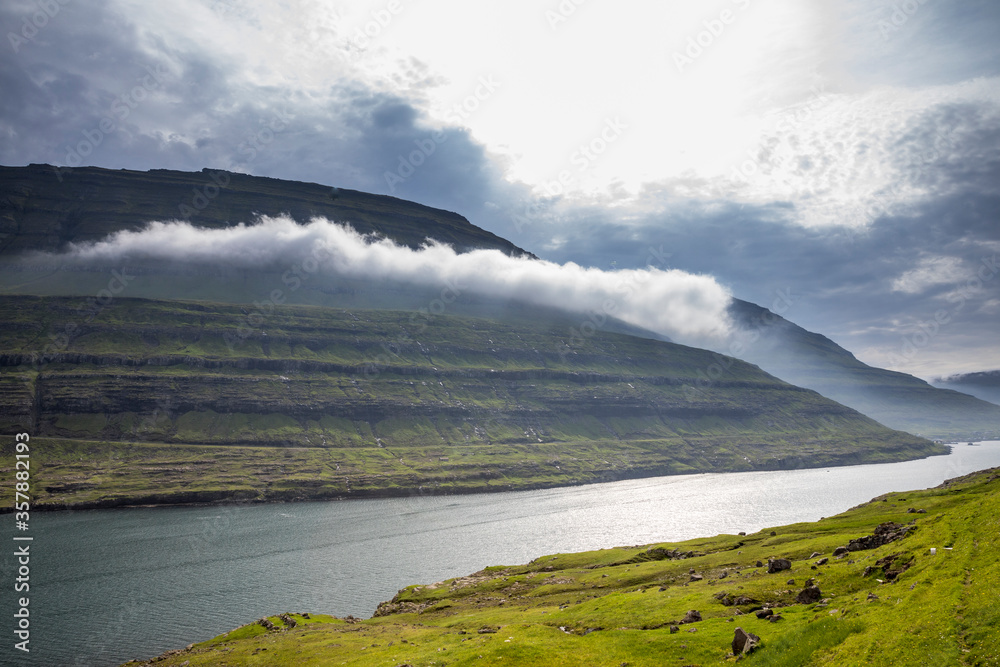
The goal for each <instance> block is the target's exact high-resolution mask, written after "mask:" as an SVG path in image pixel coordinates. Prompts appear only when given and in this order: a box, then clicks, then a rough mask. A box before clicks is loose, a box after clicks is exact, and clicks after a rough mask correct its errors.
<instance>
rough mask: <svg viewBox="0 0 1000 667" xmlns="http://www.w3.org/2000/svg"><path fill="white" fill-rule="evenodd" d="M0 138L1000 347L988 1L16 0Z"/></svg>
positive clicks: (1, 53) (998, 354) (913, 337)
mask: <svg viewBox="0 0 1000 667" xmlns="http://www.w3.org/2000/svg"><path fill="white" fill-rule="evenodd" d="M0 28H2V32H3V36H4V40H3V44H0V90H2V91H3V94H2V95H0V164H5V165H24V164H28V163H42V162H45V163H50V164H56V165H60V166H64V167H70V168H72V167H77V166H81V165H96V166H102V167H110V168H129V169H152V168H171V169H182V170H200V169H202V168H205V167H208V168H213V169H229V170H232V171H240V172H245V173H250V174H255V175H261V176H271V177H276V178H286V179H294V180H303V181H309V182H317V183H323V184H328V185H332V186H337V187H344V188H353V189H359V190H364V191H368V192H375V193H381V194H391V195H394V196H398V197H402V198H405V199H410V200H414V201H418V202H421V203H424V204H428V205H431V206H437V207H440V208H444V209H448V210H452V211H456V212H458V213H460V214H462V215H464V216H466V217H467V218H468V219H469V220H470V221H471V222H472V223H473V224H476V225H478V226H480V227H483V228H485V229H488V230H490V231H492V232H494V233H496V234H499V235H501V236H503V237H505V238H508V239H510V240H511V241H513V242H515V243H516V244H518V245H519V246H521V247H523V248H525V249H526V250H529V251H531V252H533V253H534V254H536V255H538V256H539V257H541V258H542V259H545V260H548V261H551V262H555V263H567V262H574V263H576V264H578V265H580V266H582V267H593V268H599V269H604V270H609V271H619V270H627V269H634V268H642V267H645V266H647V265H648V264H650V263H651V258H656V260H655V268H657V270H671V269H677V270H681V271H685V272H689V273H694V274H705V275H706V276H711V277H714V279H715V280H716V281H718V283H719V284H721V285H723V286H724V287H725V289H727V290H728V291H729V292H731V293H732V294H733V295H734V296H736V297H738V298H743V299H746V300H749V301H753V302H756V303H759V304H761V305H763V306H771V305H772V303H774V302H776V301H780V303H781V304H782V305H783V311H782V314H783V315H784V316H785V317H787V318H788V319H790V320H792V321H794V322H796V323H797V324H799V325H801V326H804V327H805V328H807V329H810V330H813V331H818V332H820V333H823V334H825V335H827V336H829V337H830V338H832V339H833V340H835V341H836V342H838V343H839V344H841V345H843V346H844V347H846V348H847V349H849V350H850V351H852V352H853V353H855V355H856V356H858V358H860V359H861V360H862V361H865V362H867V363H871V364H874V365H877V366H881V367H885V368H891V369H894V370H900V371H904V372H908V373H913V374H915V375H918V376H920V377H925V378H927V377H931V376H934V375H942V374H951V373H957V372H971V371H981V370H989V369H993V368H1000V336H998V335H997V330H998V326H997V325H998V323H1000V275H998V274H1000V268H998V267H997V255H998V254H1000V40H997V39H996V35H997V34H1000V3H997V2H995V0H968V1H953V2H945V1H944V0H905V1H903V2H884V1H882V0H838V1H836V2H834V1H832V0H831V1H807V0H721V1H715V2H697V3H695V2H686V3H680V2H662V1H661V2H654V1H651V0H650V1H646V0H624V1H620V2H615V3H611V2H607V1H606V0H561V1H560V0H532V1H529V0H505V1H504V2H492V1H481V2H475V3H469V2H459V1H458V0H370V1H369V0H365V1H355V2H350V3H338V2H319V1H311V0H286V1H283V2H259V3H251V2H245V1H241V0H201V1H198V0H178V1H176V2H171V3H149V2H138V1H129V0H109V1H107V2H85V1H83V0H8V1H7V2H4V3H3V4H2V5H0Z"/></svg>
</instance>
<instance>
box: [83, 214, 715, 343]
mask: <svg viewBox="0 0 1000 667" xmlns="http://www.w3.org/2000/svg"><path fill="white" fill-rule="evenodd" d="M68 255H69V258H71V259H73V260H76V261H84V262H102V263H103V262H118V261H121V260H123V259H126V258H128V259H131V260H137V259H150V260H164V261H180V262H188V263H198V264H225V265H227V266H236V267H240V268H258V269H261V270H279V271H280V270H281V267H285V268H287V267H290V266H293V265H296V264H301V263H303V262H304V261H305V260H308V258H313V260H310V261H316V258H318V261H317V266H316V267H315V270H316V271H318V272H319V273H321V274H333V275H340V276H345V277H348V278H354V279H367V280H392V281H399V282H402V283H409V284H413V285H418V286H425V287H432V288H436V287H446V286H452V288H453V289H454V290H455V291H458V292H461V293H474V294H481V295H484V296H490V297H502V298H509V299H515V300H519V301H524V302H527V303H531V304H535V305H539V306H551V307H555V308H561V309H564V310H569V311H576V312H580V313H604V314H607V315H609V316H613V317H616V318H618V319H620V320H622V321H624V322H627V323H629V324H633V325H636V326H639V327H643V328H646V329H649V330H652V331H655V332H657V333H659V334H662V335H666V336H669V337H670V338H671V339H674V340H677V341H679V342H688V343H691V344H697V343H700V344H702V345H705V344H706V343H710V342H712V341H718V340H720V339H721V337H723V336H725V335H726V334H727V333H728V331H729V320H728V317H727V314H726V311H727V307H728V306H729V303H730V299H731V295H730V293H729V291H728V290H727V289H726V288H725V287H723V286H722V285H720V284H719V283H718V282H716V280H715V279H714V278H712V277H711V276H703V275H693V274H690V273H686V272H684V271H680V270H677V269H660V268H654V267H647V268H645V269H624V270H619V271H604V270H601V269H595V268H585V267H582V266H579V265H577V264H574V263H572V262H570V263H567V264H556V263H554V262H548V261H543V260H538V259H530V258H526V257H510V256H508V255H505V254H504V253H502V252H500V251H499V250H474V251H472V252H467V253H461V254H460V253H457V252H455V250H453V249H452V248H451V247H450V246H447V245H443V244H440V243H437V242H432V241H428V243H427V244H425V245H424V246H422V247H421V248H419V249H416V250H414V249H411V248H407V247H403V246H399V245H397V244H395V243H394V242H392V241H391V240H389V239H385V238H374V237H371V236H363V235H361V234H359V233H357V232H356V231H354V230H353V229H352V228H351V227H349V226H347V225H341V224H336V223H333V222H330V221H329V220H326V219H322V218H316V219H313V220H312V221H311V222H309V223H308V224H305V225H300V224H297V223H296V222H295V221H294V220H292V219H290V218H287V217H279V218H267V217H264V218H262V219H261V220H260V221H258V222H257V223H256V224H253V225H245V224H240V225H237V226H234V227H228V228H224V229H206V228H198V227H194V226H192V225H191V224H189V223H186V222H152V223H150V224H149V225H148V226H147V227H146V228H145V229H142V230H140V231H121V232H117V233H115V234H113V235H111V236H110V237H108V238H107V239H106V240H103V241H98V242H95V243H87V244H77V245H74V246H73V247H72V248H71V250H70V251H69V253H68Z"/></svg>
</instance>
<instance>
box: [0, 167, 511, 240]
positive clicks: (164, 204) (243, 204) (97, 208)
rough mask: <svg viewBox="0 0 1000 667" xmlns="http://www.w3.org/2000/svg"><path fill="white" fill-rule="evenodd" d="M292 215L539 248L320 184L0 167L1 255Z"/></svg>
mask: <svg viewBox="0 0 1000 667" xmlns="http://www.w3.org/2000/svg"><path fill="white" fill-rule="evenodd" d="M282 214H287V215H290V216H291V217H292V218H294V219H295V220H298V221H300V222H306V221H308V220H309V219H310V218H312V217H314V216H323V217H326V218H328V219H330V220H333V221H336V222H349V223H350V224H351V226H353V227H354V229H356V230H357V231H358V232H361V233H362V234H367V233H373V232H374V233H378V234H381V235H384V236H386V237H388V238H390V239H392V240H394V241H396V242H397V243H399V244H401V245H405V246H409V247H414V248H415V247H418V246H419V245H420V244H422V243H423V242H424V240H425V239H426V238H427V237H431V238H434V239H436V240H438V241H441V242H442V243H447V244H450V245H452V246H454V247H455V248H456V249H459V250H467V249H470V248H496V249H499V250H502V251H504V252H506V253H508V254H530V253H526V252H525V251H524V250H522V249H521V248H518V247H517V246H515V245H514V244H513V243H510V242H509V241H507V240H506V239H503V238H500V237H499V236H497V235H495V234H492V233H490V232H487V231H486V230H484V229H480V228H479V227H476V226H475V225H472V224H471V223H469V221H468V220H466V219H465V218H463V217H462V216H460V215H458V214H457V213H451V212H449V211H443V210H441V209H436V208H431V207H429V206H423V205H421V204H417V203H414V202H410V201H406V200H403V199H397V198H395V197H388V196H384V195H373V194H367V193H365V192H358V191H356V190H345V189H339V188H332V187H330V186H326V185H318V184H316V183H300V182H297V181H285V180H279V179H276V178H264V177H261V176H248V175H246V174H237V173H233V172H228V171H222V170H214V169H203V170H202V171H201V172H184V171H171V170H168V169H152V170H150V171H145V172H143V171H132V170H128V169H120V170H115V169H102V168H99V167H79V168H76V169H67V168H57V167H53V166H51V165H47V164H32V165H29V166H27V167H4V166H0V258H5V257H6V258H9V257H12V256H14V255H17V254H18V253H22V252H25V251H46V252H54V251H57V250H60V249H62V248H64V247H65V246H66V244H67V243H71V242H76V243H80V242H85V241H98V240H100V239H103V238H105V237H106V236H108V235H109V234H111V233H113V232H117V231H120V230H129V229H130V230H135V229H139V228H142V227H144V226H145V224H146V223H147V222H150V221H152V220H161V221H166V220H186V221H188V222H190V223H191V224H192V225H195V226H198V227H209V228H218V227H228V226H230V225H232V224H235V223H237V222H252V221H253V220H255V219H256V218H257V217H258V216H260V215H267V216H278V215H282Z"/></svg>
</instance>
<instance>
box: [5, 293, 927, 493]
mask: <svg viewBox="0 0 1000 667" xmlns="http://www.w3.org/2000/svg"><path fill="white" fill-rule="evenodd" d="M80 302H81V300H79V299H72V298H57V297H49V298H40V297H2V298H0V318H2V319H3V321H4V322H5V327H4V329H3V333H2V334H0V420H2V428H3V429H4V430H5V431H7V432H14V431H18V430H27V431H29V432H30V433H31V434H32V437H33V438H38V439H43V438H48V439H51V442H50V444H48V445H47V446H46V448H45V449H44V451H43V452H41V453H40V454H39V455H38V456H37V463H38V465H40V466H41V468H40V469H39V470H37V471H35V472H33V478H34V479H35V480H36V483H37V484H38V486H39V488H42V489H44V490H45V493H44V494H42V495H41V496H40V497H37V498H36V503H40V504H43V505H44V504H49V505H56V504H74V503H77V504H79V503H96V504H101V503H105V504H123V503H125V504H128V503H139V502H188V501H195V500H220V499H226V498H228V499H236V498H241V499H246V498H252V499H262V500H266V499H279V498H318V497H345V496H351V495H354V496H357V495H387V494H393V493H409V492H415V491H418V490H421V489H423V490H425V491H429V492H430V491H439V492H445V491H468V490H487V489H508V488H529V487H538V486H551V485H557V484H571V483H580V482H587V481H595V480H600V479H615V478H622V477H632V476H642V475H655V474H670V473H682V472H695V471H708V470H716V471H718V470H752V469H767V468H771V469H773V468H788V467H806V466H821V465H831V464H847V463H862V462H874V461H889V460H904V459H907V458H914V457H920V456H926V455H929V454H935V453H943V452H944V451H945V449H944V448H943V447H940V446H936V445H933V444H932V443H930V442H929V441H926V440H923V439H921V438H917V437H913V436H911V435H909V434H905V433H901V432H897V431H891V430H889V429H886V428H884V427H883V426H881V425H879V424H877V423H876V422H874V421H872V420H871V419H869V418H867V417H865V416H863V415H861V414H859V413H857V412H855V411H853V410H851V409H849V408H846V407H844V406H842V405H839V404H837V403H834V402H833V401H830V400H829V399H826V398H823V397H822V396H820V395H819V394H817V393H815V392H812V391H809V390H804V389H800V388H798V387H795V386H792V385H789V384H786V383H784V382H782V381H780V380H777V379H776V378H774V377H772V376H770V375H768V374H766V373H764V372H762V371H761V370H759V369H758V368H756V367H754V366H751V365H749V364H746V363H743V362H740V361H737V360H735V359H727V358H723V357H720V356H719V355H716V354H713V353H711V352H707V351H705V350H699V349H696V348H690V347H685V346H682V345H676V344H673V343H667V342H662V341H655V340H650V339H644V338H638V337H634V336H627V335H622V334H615V333H607V332H599V333H597V334H595V335H593V336H590V337H588V338H585V339H583V340H581V341H576V342H574V345H573V346H572V347H568V346H567V338H568V337H567V335H566V332H567V331H568V330H569V327H570V324H572V323H574V320H572V319H569V318H566V317H560V316H557V315H555V314H552V313H550V314H549V317H548V319H546V318H545V317H543V316H542V315H541V313H536V314H535V316H534V317H532V318H531V321H530V322H528V321H524V322H521V323H509V322H508V323H503V322H498V321H496V320H484V319H476V318H464V317H455V316H445V315H442V316H434V317H426V318H422V317H419V316H418V314H416V313H412V312H401V311H362V310H335V309H322V308H315V307H300V306H282V307H280V308H276V309H274V311H273V312H271V313H269V314H267V315H266V316H263V315H258V314H257V313H248V312H247V310H246V309H245V308H242V307H240V306H236V305H225V304H207V303H197V302H158V301H147V300H139V299H124V298H119V299H114V300H113V302H112V303H110V304H109V305H108V306H106V307H104V308H102V310H101V312H100V313H99V315H98V316H95V317H93V318H91V319H90V320H89V321H86V320H85V319H81V317H80V312H79V310H78V307H79V305H80ZM67 323H70V324H72V327H70V326H69V325H68V324H67ZM54 341H57V342H58V343H59V345H54ZM717 362H721V363H723V364H724V365H725V366H726V368H727V371H726V373H725V375H724V376H723V377H719V378H718V379H717V380H715V381H714V382H712V383H711V384H710V385H708V386H696V385H697V384H698V380H699V378H701V377H703V376H704V374H705V370H706V369H708V368H709V367H710V366H712V365H713V364H716V363H717ZM46 452H48V453H46ZM46 457H48V458H46ZM81 458H83V459H84V463H80V459H81ZM33 460H36V457H33ZM199 494H201V495H199Z"/></svg>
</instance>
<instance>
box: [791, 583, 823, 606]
mask: <svg viewBox="0 0 1000 667" xmlns="http://www.w3.org/2000/svg"><path fill="white" fill-rule="evenodd" d="M821 597H823V594H822V593H820V590H819V586H806V587H805V588H803V589H802V590H801V591H799V594H798V595H796V596H795V601H796V602H798V603H799V604H812V603H813V602H819V600H820V598H821Z"/></svg>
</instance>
